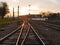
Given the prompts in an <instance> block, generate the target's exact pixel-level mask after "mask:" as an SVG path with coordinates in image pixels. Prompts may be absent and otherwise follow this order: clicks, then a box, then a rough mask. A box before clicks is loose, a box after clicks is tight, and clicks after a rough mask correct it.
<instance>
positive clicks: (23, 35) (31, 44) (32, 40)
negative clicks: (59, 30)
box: [0, 22, 48, 45]
mask: <svg viewBox="0 0 60 45" xmlns="http://www.w3.org/2000/svg"><path fill="white" fill-rule="evenodd" d="M36 44H37V45H48V44H46V43H45V42H44V41H43V40H42V38H41V37H40V36H39V35H38V33H37V32H36V31H35V29H34V28H33V27H32V26H31V24H29V23H25V22H24V23H23V24H22V26H20V27H19V28H18V29H16V30H15V31H13V32H12V33H10V34H8V35H7V36H5V37H3V38H2V39H0V45H36Z"/></svg>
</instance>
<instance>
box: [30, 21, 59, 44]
mask: <svg viewBox="0 0 60 45" xmlns="http://www.w3.org/2000/svg"><path fill="white" fill-rule="evenodd" d="M30 23H31V24H32V26H33V27H34V28H35V29H36V31H37V32H38V33H39V34H41V35H43V36H44V37H45V39H46V40H47V41H49V45H60V32H59V31H58V30H54V29H51V28H48V27H45V26H44V24H42V23H41V21H31V22H30Z"/></svg>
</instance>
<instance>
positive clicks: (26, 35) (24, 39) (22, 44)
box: [21, 26, 30, 45]
mask: <svg viewBox="0 0 60 45" xmlns="http://www.w3.org/2000/svg"><path fill="white" fill-rule="evenodd" d="M29 29H30V26H29V27H28V30H27V32H26V35H25V38H24V39H23V41H22V43H21V45H23V44H24V42H25V40H26V38H27V36H28V33H29Z"/></svg>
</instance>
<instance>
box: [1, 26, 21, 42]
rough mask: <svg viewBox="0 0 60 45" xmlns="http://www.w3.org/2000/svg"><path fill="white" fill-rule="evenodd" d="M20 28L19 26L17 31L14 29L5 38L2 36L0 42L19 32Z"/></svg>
mask: <svg viewBox="0 0 60 45" xmlns="http://www.w3.org/2000/svg"><path fill="white" fill-rule="evenodd" d="M20 28H21V26H19V27H18V28H17V29H15V30H14V31H12V32H10V33H9V34H7V35H6V36H4V37H3V38H1V39H0V42H1V41H3V40H4V39H5V38H7V37H9V36H10V35H12V34H13V33H15V32H16V31H17V30H19V29H20Z"/></svg>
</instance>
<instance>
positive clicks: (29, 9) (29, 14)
mask: <svg viewBox="0 0 60 45" xmlns="http://www.w3.org/2000/svg"><path fill="white" fill-rule="evenodd" d="M30 6H31V5H30V4H29V15H30V11H31V10H30Z"/></svg>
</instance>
